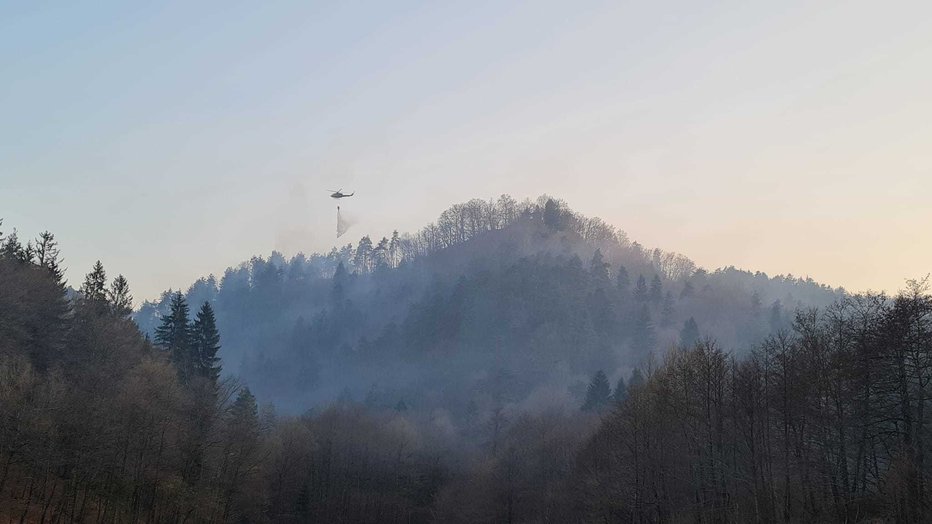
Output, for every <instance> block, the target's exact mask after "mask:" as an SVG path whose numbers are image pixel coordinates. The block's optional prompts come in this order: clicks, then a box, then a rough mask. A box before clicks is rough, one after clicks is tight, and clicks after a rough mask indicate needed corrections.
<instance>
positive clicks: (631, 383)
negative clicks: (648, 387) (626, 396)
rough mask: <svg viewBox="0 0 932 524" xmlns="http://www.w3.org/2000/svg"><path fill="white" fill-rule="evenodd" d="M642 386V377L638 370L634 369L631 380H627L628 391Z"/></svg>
mask: <svg viewBox="0 0 932 524" xmlns="http://www.w3.org/2000/svg"><path fill="white" fill-rule="evenodd" d="M643 385H644V375H643V374H642V373H641V370H640V369H638V368H634V371H632V372H631V378H630V379H628V391H631V390H633V389H635V388H639V387H641V386H643Z"/></svg>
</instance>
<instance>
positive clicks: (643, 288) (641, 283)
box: [634, 275, 648, 303]
mask: <svg viewBox="0 0 932 524" xmlns="http://www.w3.org/2000/svg"><path fill="white" fill-rule="evenodd" d="M647 294H648V291H647V280H646V279H645V278H644V275H638V282H637V284H636V285H635V286H634V300H636V301H638V302H641V303H644V302H647Z"/></svg>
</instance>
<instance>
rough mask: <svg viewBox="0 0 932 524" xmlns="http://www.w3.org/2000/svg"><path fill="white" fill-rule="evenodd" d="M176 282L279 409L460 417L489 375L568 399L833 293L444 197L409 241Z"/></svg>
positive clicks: (753, 334)
mask: <svg viewBox="0 0 932 524" xmlns="http://www.w3.org/2000/svg"><path fill="white" fill-rule="evenodd" d="M177 291H178V290H168V291H166V292H165V293H163V295H162V297H161V298H160V300H158V301H156V302H146V303H144V304H143V305H142V306H141V308H140V309H139V311H138V312H137V313H136V314H135V316H134V318H135V320H136V321H137V323H138V324H139V325H140V327H141V329H142V330H143V332H145V333H148V334H149V335H150V336H154V334H155V329H156V328H157V327H158V325H159V322H160V321H161V320H160V319H161V318H162V317H163V316H165V315H167V314H169V309H170V304H171V301H172V297H173V296H174V294H175V293H177ZM182 291H183V292H184V295H185V297H186V298H187V300H188V302H189V303H191V304H194V305H198V304H201V303H203V302H205V301H206V302H209V303H211V304H212V306H213V308H214V310H215V312H216V315H217V322H218V326H219V328H220V331H221V332H222V333H223V334H224V336H225V343H224V347H223V349H222V352H221V355H222V358H223V362H224V367H225V369H227V371H229V372H233V373H235V374H237V375H238V376H240V377H241V378H242V379H243V380H245V381H246V382H247V383H248V384H249V385H250V387H251V388H252V389H253V391H254V392H255V393H256V394H257V396H259V397H260V398H263V399H264V400H266V401H270V402H274V404H275V405H276V407H277V408H278V409H279V410H281V411H286V412H289V413H300V412H302V411H303V410H305V409H306V408H307V407H308V406H310V405H317V404H320V403H322V402H330V401H334V400H336V399H338V398H352V399H355V400H357V401H362V400H364V399H366V398H367V397H371V396H376V397H378V398H380V399H382V400H381V401H382V402H386V403H390V404H392V405H394V404H395V403H397V402H399V401H402V400H403V401H404V402H405V403H407V404H408V405H416V406H418V407H421V408H424V409H427V408H430V409H435V408H436V409H443V410H447V411H451V412H452V413H453V416H456V417H459V418H461V417H462V415H463V414H464V413H465V411H466V409H467V408H468V406H469V404H470V401H474V402H476V403H479V404H481V405H483V404H484V405H487V406H486V407H485V408H483V407H482V406H480V408H481V409H484V410H485V411H488V409H491V406H490V404H491V403H490V402H484V401H483V400H482V399H480V398H476V397H477V395H480V396H481V393H482V392H487V391H489V382H490V381H494V380H497V379H496V377H499V376H514V379H509V380H508V382H509V386H508V387H509V388H512V389H514V390H515V391H512V392H511V395H512V396H516V397H517V398H516V399H515V400H514V401H513V402H519V401H520V402H525V401H526V403H534V402H536V400H535V399H540V400H541V402H543V401H544V400H545V399H546V402H543V403H544V404H546V405H550V404H553V403H554V402H557V401H559V402H560V403H562V404H564V405H570V404H573V405H575V404H576V403H578V402H579V401H580V399H581V395H582V394H583V392H584V390H585V385H586V383H588V381H589V379H590V378H591V376H592V374H593V373H594V372H595V371H597V370H599V369H603V370H605V372H606V373H607V374H608V375H609V376H610V378H611V379H612V380H616V379H617V378H618V377H620V376H622V375H624V376H628V375H630V373H631V372H632V371H633V369H634V368H636V367H643V366H644V365H645V364H646V363H647V360H648V358H649V356H650V355H651V354H652V353H654V352H656V351H658V350H662V349H665V348H667V347H669V346H670V345H671V344H673V343H674V342H677V341H679V340H680V339H681V332H683V331H684V329H685V330H686V336H687V339H692V338H696V337H699V336H710V337H713V338H714V339H715V340H717V341H718V342H719V343H720V344H722V345H723V346H724V347H729V348H749V347H752V346H753V345H755V344H757V343H759V342H760V341H761V340H762V339H763V338H764V337H765V336H767V335H768V334H770V333H772V332H776V331H778V330H780V329H785V328H787V327H788V326H789V324H790V323H791V321H792V316H793V311H794V310H795V309H796V308H798V307H809V306H819V307H823V306H827V305H829V304H831V303H833V302H834V301H835V300H836V299H837V298H838V297H840V296H841V294H842V292H841V290H836V289H832V288H829V287H827V286H824V285H820V284H817V283H815V282H813V281H812V280H809V279H800V278H795V277H792V276H786V277H784V276H780V277H773V278H771V277H768V276H767V275H765V274H762V273H750V272H746V271H740V270H737V269H735V268H725V269H721V270H717V271H714V272H707V271H705V270H702V269H700V268H697V266H696V264H694V263H693V262H692V261H691V260H689V259H688V258H686V257H684V256H682V255H678V254H676V253H672V252H665V251H662V250H659V249H647V248H644V247H643V246H641V245H640V244H638V243H637V242H632V241H631V240H629V239H628V238H627V235H625V234H624V233H623V232H621V231H618V230H616V229H615V228H614V227H612V226H610V225H608V224H606V223H604V222H603V221H601V220H599V219H598V218H587V217H584V216H581V215H580V214H578V213H575V212H573V211H572V210H571V209H569V208H568V207H567V206H566V204H565V203H563V202H561V201H559V200H556V199H552V198H549V197H546V196H544V197H541V198H539V199H537V200H535V201H524V202H518V201H516V200H514V199H513V198H511V197H508V196H507V195H506V196H502V197H501V198H499V199H496V200H491V201H483V200H472V201H469V202H465V203H463V204H458V205H455V206H453V207H451V208H450V209H448V210H447V211H445V212H444V213H443V214H442V215H441V216H440V217H439V219H438V220H437V221H436V223H435V224H432V225H429V226H427V227H425V228H424V229H422V230H421V231H419V232H416V233H414V234H398V233H395V234H394V235H392V236H391V237H389V238H382V239H380V240H373V239H370V238H369V237H367V236H366V237H363V238H362V239H360V240H359V241H358V242H357V243H356V244H355V245H352V244H350V245H345V246H343V247H342V248H341V249H333V250H332V251H331V252H330V253H327V254H312V255H309V256H305V255H303V254H298V255H297V256H295V257H292V258H291V259H290V260H289V259H286V258H285V257H284V256H282V255H281V254H279V253H272V254H271V256H269V257H267V258H261V257H255V258H253V259H251V260H249V261H247V262H244V263H242V264H240V265H238V266H236V267H232V268H229V269H227V270H226V271H225V272H224V274H223V276H222V277H220V278H216V277H214V276H208V277H205V278H202V279H200V280H198V281H197V282H194V283H193V285H191V286H190V287H189V288H187V289H186V290H182ZM690 332H691V333H692V334H690Z"/></svg>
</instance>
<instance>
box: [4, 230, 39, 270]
mask: <svg viewBox="0 0 932 524" xmlns="http://www.w3.org/2000/svg"><path fill="white" fill-rule="evenodd" d="M0 257H3V258H5V259H7V260H15V261H17V262H22V263H24V264H25V263H27V262H30V261H31V260H32V251H31V249H29V248H27V249H23V245H22V244H21V243H20V242H19V236H18V235H17V234H16V229H13V232H12V233H10V234H9V235H7V237H6V238H5V239H4V240H3V245H2V246H0Z"/></svg>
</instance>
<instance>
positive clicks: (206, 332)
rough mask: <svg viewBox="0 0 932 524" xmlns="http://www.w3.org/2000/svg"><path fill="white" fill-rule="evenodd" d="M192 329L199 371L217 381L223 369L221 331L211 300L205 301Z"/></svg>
mask: <svg viewBox="0 0 932 524" xmlns="http://www.w3.org/2000/svg"><path fill="white" fill-rule="evenodd" d="M192 331H193V342H194V357H195V359H196V369H197V373H198V375H200V376H202V377H206V378H208V379H210V380H211V381H213V382H217V380H219V379H220V369H221V368H220V357H219V356H217V353H218V352H219V351H220V332H219V331H218V330H217V320H216V318H215V317H214V310H213V308H212V307H210V303H209V302H204V304H203V305H202V306H201V309H200V311H198V312H197V318H196V319H195V320H194V325H193V328H192Z"/></svg>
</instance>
